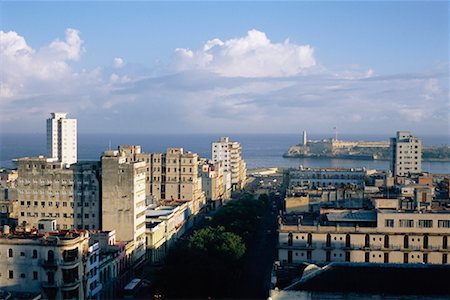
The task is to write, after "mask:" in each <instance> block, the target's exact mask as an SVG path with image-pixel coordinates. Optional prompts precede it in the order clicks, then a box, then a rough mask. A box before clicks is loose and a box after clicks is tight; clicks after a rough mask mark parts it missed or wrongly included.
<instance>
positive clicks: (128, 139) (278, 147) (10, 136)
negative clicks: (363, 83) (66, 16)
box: [0, 133, 450, 174]
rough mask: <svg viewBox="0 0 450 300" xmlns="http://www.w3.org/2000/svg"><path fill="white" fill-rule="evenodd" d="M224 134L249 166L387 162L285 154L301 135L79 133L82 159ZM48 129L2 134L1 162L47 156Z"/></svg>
mask: <svg viewBox="0 0 450 300" xmlns="http://www.w3.org/2000/svg"><path fill="white" fill-rule="evenodd" d="M221 136H229V137H230V139H231V140H232V141H237V142H240V143H241V146H242V157H243V158H244V160H245V161H246V163H247V168H248V169H254V168H259V167H299V166H300V165H302V166H304V167H344V168H356V167H365V168H370V169H377V170H380V171H381V170H387V169H388V168H389V162H388V161H379V160H352V159H328V158H283V157H282V155H283V153H285V152H286V151H287V150H288V148H289V147H290V146H293V145H296V144H298V143H300V140H301V138H302V136H301V134H300V133H299V134H119V133H113V134H104V133H78V160H99V159H100V157H101V155H102V153H103V151H105V150H108V149H117V147H118V146H119V145H140V146H141V148H142V151H143V152H149V153H153V152H165V151H166V149H167V148H169V147H180V148H183V149H184V150H185V151H191V152H194V153H197V154H198V155H199V156H200V157H205V158H211V143H212V142H213V141H217V140H219V139H220V137H221ZM330 137H333V135H330V134H328V135H325V134H309V135H308V139H309V140H316V139H325V138H330ZM389 137H390V136H388V135H382V134H379V135H363V134H339V135H338V138H339V139H340V140H349V141H355V140H366V141H382V140H388V138H389ZM419 137H420V138H422V141H423V144H424V146H440V145H448V144H449V136H447V135H427V136H419ZM46 141H47V140H46V135H45V133H16V134H14V133H0V167H1V168H14V163H13V162H12V160H13V159H16V158H20V157H27V156H28V157H35V156H38V155H44V156H45V155H46ZM422 165H423V170H424V171H426V172H431V173H442V174H447V173H450V163H449V162H428V161H424V162H423V163H422Z"/></svg>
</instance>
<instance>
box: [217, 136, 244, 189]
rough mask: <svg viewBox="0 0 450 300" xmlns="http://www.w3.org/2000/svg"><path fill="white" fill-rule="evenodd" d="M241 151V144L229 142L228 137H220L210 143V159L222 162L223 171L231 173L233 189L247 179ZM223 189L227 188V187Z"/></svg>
mask: <svg viewBox="0 0 450 300" xmlns="http://www.w3.org/2000/svg"><path fill="white" fill-rule="evenodd" d="M241 151H242V149H241V144H240V143H238V142H231V141H230V139H229V138H228V137H221V138H220V141H218V142H213V143H212V150H211V152H212V153H211V158H212V161H213V162H218V161H222V162H223V166H224V173H230V174H231V186H232V187H233V189H242V188H243V187H244V185H245V181H246V179H247V167H246V164H245V161H244V160H243V159H242V155H241ZM225 184H227V182H225ZM225 189H228V187H226V188H225Z"/></svg>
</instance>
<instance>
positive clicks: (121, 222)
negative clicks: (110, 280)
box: [102, 151, 146, 256]
mask: <svg viewBox="0 0 450 300" xmlns="http://www.w3.org/2000/svg"><path fill="white" fill-rule="evenodd" d="M145 180H146V163H145V162H144V161H140V162H135V161H130V159H129V157H128V156H127V155H126V154H125V153H124V152H123V151H105V152H104V153H103V156H102V230H115V231H116V237H117V240H118V241H123V242H125V241H134V248H135V249H136V250H137V251H136V253H135V255H138V256H140V254H139V253H142V255H143V254H144V250H145V249H143V248H144V246H145V244H144V243H145V210H146V202H145V199H146V197H145ZM141 250H142V251H141Z"/></svg>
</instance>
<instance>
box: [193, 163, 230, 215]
mask: <svg viewBox="0 0 450 300" xmlns="http://www.w3.org/2000/svg"><path fill="white" fill-rule="evenodd" d="M199 172H200V178H201V180H202V190H203V192H205V197H206V200H207V201H212V202H213V206H214V207H215V206H216V204H215V202H216V201H222V200H225V199H228V198H229V195H228V194H227V193H225V185H224V175H223V162H222V161H218V162H215V163H212V162H210V161H207V160H205V159H203V160H201V163H200V165H199Z"/></svg>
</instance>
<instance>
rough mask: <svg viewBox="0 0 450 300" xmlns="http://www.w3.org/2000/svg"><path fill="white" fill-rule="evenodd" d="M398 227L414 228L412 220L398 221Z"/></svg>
mask: <svg viewBox="0 0 450 300" xmlns="http://www.w3.org/2000/svg"><path fill="white" fill-rule="evenodd" d="M400 227H404V228H412V227H414V221H413V220H403V219H401V220H400Z"/></svg>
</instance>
